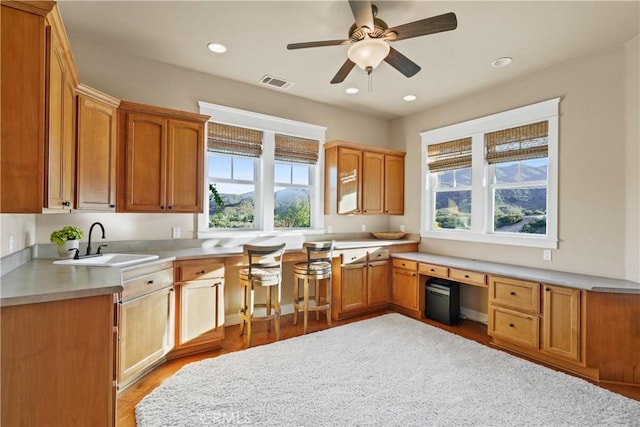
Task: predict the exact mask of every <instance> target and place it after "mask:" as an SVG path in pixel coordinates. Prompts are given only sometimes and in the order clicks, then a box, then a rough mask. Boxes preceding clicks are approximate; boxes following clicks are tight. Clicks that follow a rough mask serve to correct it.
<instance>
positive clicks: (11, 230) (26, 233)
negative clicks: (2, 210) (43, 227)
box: [0, 214, 36, 256]
mask: <svg viewBox="0 0 640 427" xmlns="http://www.w3.org/2000/svg"><path fill="white" fill-rule="evenodd" d="M0 233H2V234H0V236H2V237H1V238H0V241H1V243H0V244H2V249H1V250H0V256H5V255H8V254H10V253H12V252H17V251H20V250H22V249H24V248H28V247H29V246H31V245H33V244H34V243H36V240H35V239H36V215H31V214H27V215H11V214H2V215H0ZM9 239H11V240H13V250H12V251H10V250H9Z"/></svg>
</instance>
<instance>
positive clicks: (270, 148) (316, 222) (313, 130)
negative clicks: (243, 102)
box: [197, 101, 327, 238]
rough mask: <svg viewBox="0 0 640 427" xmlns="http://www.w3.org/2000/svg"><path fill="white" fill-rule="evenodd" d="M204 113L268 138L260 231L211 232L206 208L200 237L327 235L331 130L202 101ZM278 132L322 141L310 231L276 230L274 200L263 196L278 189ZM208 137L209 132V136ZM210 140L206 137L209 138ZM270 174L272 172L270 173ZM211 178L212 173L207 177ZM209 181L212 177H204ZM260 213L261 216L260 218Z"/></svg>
mask: <svg viewBox="0 0 640 427" xmlns="http://www.w3.org/2000/svg"><path fill="white" fill-rule="evenodd" d="M198 106H199V108H200V114H206V115H208V116H210V117H211V118H210V119H209V120H210V121H213V122H216V123H222V124H226V125H231V126H240V127H245V128H249V129H259V130H263V131H265V132H267V133H265V138H264V141H263V154H262V157H261V158H260V159H259V160H258V161H259V167H258V169H259V172H258V173H259V176H258V179H259V181H260V183H261V187H262V191H260V192H257V194H256V215H255V218H256V223H255V224H256V228H255V229H251V230H228V229H227V230H220V231H218V230H210V229H209V212H208V208H207V207H206V205H205V210H206V212H203V213H201V214H198V220H197V227H198V230H197V231H198V237H204V238H206V237H212V236H215V237H225V236H238V235H239V234H242V236H264V235H274V234H277V235H284V234H319V233H324V210H323V209H324V204H323V201H322V197H323V195H324V179H323V172H324V149H323V146H324V142H325V133H326V130H327V128H326V127H324V126H318V125H313V124H309V123H303V122H298V121H295V120H289V119H283V118H281V117H275V116H269V115H266V114H261V113H254V112H252V111H245V110H239V109H236V108H231V107H226V106H223V105H217V104H211V103H208V102H204V101H198ZM274 133H282V134H286V135H293V136H298V137H301V138H308V139H314V140H317V141H318V142H319V147H318V149H319V153H318V162H317V163H316V165H315V173H314V174H313V175H314V176H313V177H312V183H311V184H312V186H311V188H312V194H311V209H312V212H313V213H312V216H311V221H312V222H311V227H310V228H309V229H293V230H282V229H274V227H273V198H272V197H271V198H269V197H262V194H266V192H267V191H269V190H268V189H271V191H273V189H274V185H275V184H274V176H273V169H274V160H275V159H274V147H275V138H274V136H273V134H274ZM206 134H207V132H206V129H205V135H206ZM205 138H206V136H205ZM206 146H207V144H206V143H205V165H204V170H205V171H208V165H207V156H206ZM267 171H268V172H267ZM205 175H208V174H205ZM203 179H205V180H207V179H208V176H205V177H203ZM204 196H205V197H204V200H207V201H208V200H209V186H208V185H205V191H204ZM259 212H260V213H261V214H260V215H258V214H259Z"/></svg>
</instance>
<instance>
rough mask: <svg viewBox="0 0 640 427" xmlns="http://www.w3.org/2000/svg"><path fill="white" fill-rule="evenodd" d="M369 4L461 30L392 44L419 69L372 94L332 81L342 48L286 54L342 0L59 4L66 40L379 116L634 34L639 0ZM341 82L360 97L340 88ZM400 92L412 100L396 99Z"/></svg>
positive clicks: (339, 12)
mask: <svg viewBox="0 0 640 427" xmlns="http://www.w3.org/2000/svg"><path fill="white" fill-rule="evenodd" d="M373 3H374V4H376V5H377V6H378V9H379V12H378V17H379V18H381V19H383V20H384V21H386V22H387V24H388V25H389V26H390V27H393V26H397V25H400V24H404V23H408V22H413V21H417V20H419V19H423V18H427V17H430V16H435V15H440V14H443V13H447V12H454V13H455V14H456V15H457V18H458V28H457V29H456V30H453V31H449V32H444V33H438V34H432V35H428V36H422V37H416V38H412V39H407V40H400V41H396V42H392V46H393V47H394V48H395V49H397V50H398V51H400V52H401V53H403V54H404V55H406V56H408V57H409V58H410V59H411V60H413V61H414V62H415V63H417V64H418V65H420V66H421V67H422V70H421V71H420V72H419V73H418V74H416V75H415V76H414V77H412V78H406V77H404V76H403V75H402V74H400V73H399V72H398V71H396V70H395V69H393V68H392V67H391V66H390V65H388V64H386V63H384V62H383V63H382V64H381V65H380V66H379V67H378V68H377V69H376V70H374V72H373V73H372V82H371V83H372V87H373V91H372V92H369V91H368V80H367V76H366V74H365V73H364V71H362V70H360V69H358V68H357V67H355V68H354V69H353V70H352V71H351V73H350V74H349V76H348V77H347V78H346V80H345V81H344V83H342V84H334V85H332V84H330V83H329V82H330V80H331V79H332V78H333V76H334V74H335V73H336V72H337V71H338V69H339V68H340V66H341V65H342V64H343V63H344V61H345V59H346V55H347V50H348V46H328V47H319V48H310V49H299V50H287V49H286V45H287V44H288V43H293V42H307V41H317V40H334V39H343V38H344V39H346V38H347V32H348V29H349V27H350V26H351V25H352V24H353V22H354V18H353V15H352V13H351V9H350V7H349V4H348V2H347V1H346V0H339V1H137V2H134V1H60V2H59V5H60V11H61V13H62V17H63V20H64V23H65V26H66V28H67V32H68V34H69V37H70V38H71V41H72V45H73V39H74V38H78V39H83V40H85V41H89V42H93V43H95V44H100V45H105V46H108V47H111V48H115V49H118V50H119V51H121V52H123V53H127V54H130V55H135V56H142V57H146V58H149V59H153V60H157V61H161V62H166V63H169V64H174V65H178V66H181V67H185V68H189V69H193V70H198V71H202V72H205V73H210V74H214V75H217V76H222V77H226V78H229V79H233V80H238V81H241V82H245V83H248V84H251V85H259V86H261V87H267V86H263V85H260V83H259V81H260V80H261V78H262V77H263V76H264V75H266V74H268V75H271V76H275V77H278V78H282V79H284V80H289V81H292V82H294V83H295V85H294V86H293V87H292V88H290V89H288V90H287V91H286V93H288V94H291V95H294V96H300V97H304V98H309V99H313V100H316V101H320V102H324V103H328V104H332V105H337V106H340V107H344V108H348V109H352V110H357V111H361V112H364V113H368V114H375V115H378V116H381V117H387V118H393V117H398V116H404V115H407V114H411V113H413V112H416V111H420V110H424V109H425V108H428V107H431V106H434V105H437V104H440V103H443V102H447V101H449V100H452V99H455V98H458V97H461V96H464V95H466V94H469V93H472V92H475V91H479V90H482V89H484V88H487V87H490V86H492V85H495V84H498V83H500V82H502V81H505V80H510V79H515V78H518V77H521V76H524V75H526V74H529V73H532V72H536V71H538V70H542V69H545V68H548V67H551V66H553V65H555V64H559V63H562V62H566V61H571V60H573V59H576V58H579V57H582V56H585V55H589V54H591V53H594V52H599V51H602V50H604V49H607V48H610V47H612V46H616V45H620V44H622V43H624V42H626V41H628V40H631V39H633V38H634V37H635V36H637V35H638V33H639V15H640V12H639V4H640V2H639V1H637V0H636V1H619V2H616V1H585V2H581V1H552V2H543V1H510V2H507V1H495V2H485V1H469V2H454V1H374V2H373ZM211 41H216V42H220V43H223V44H225V45H226V46H227V47H228V52H227V53H225V54H222V55H220V54H214V53H211V52H209V51H208V50H207V47H206V45H207V43H209V42H211ZM503 56H510V57H513V63H512V64H511V65H510V66H508V67H504V68H492V67H491V62H492V61H493V60H494V59H496V58H499V57H503ZM80 71H81V70H80ZM80 77H81V78H82V75H81V76H80ZM594 84H597V83H596V82H594ZM347 87H357V88H359V89H360V92H359V93H358V94H356V95H347V94H346V93H345V92H344V90H345V89H346V88H347ZM271 90H276V91H281V90H280V89H271ZM407 94H414V95H416V96H417V97H418V98H417V100H416V101H413V102H406V101H403V100H402V97H403V96H404V95H407Z"/></svg>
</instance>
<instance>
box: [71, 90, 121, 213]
mask: <svg viewBox="0 0 640 427" xmlns="http://www.w3.org/2000/svg"><path fill="white" fill-rule="evenodd" d="M77 95H78V96H77V108H76V111H77V150H76V185H75V189H76V193H75V208H76V209H77V210H92V211H94V210H101V211H114V210H115V207H116V142H117V138H116V128H117V127H116V125H117V111H118V110H117V108H118V105H119V104H120V101H119V100H118V99H115V98H113V97H111V96H109V95H106V94H104V93H102V92H99V91H97V90H95V89H93V88H90V87H89V86H86V85H83V84H80V85H79V86H78V89H77Z"/></svg>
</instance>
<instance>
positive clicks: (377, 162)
mask: <svg viewBox="0 0 640 427" xmlns="http://www.w3.org/2000/svg"><path fill="white" fill-rule="evenodd" d="M384 157H385V156H384V154H380V153H371V152H367V151H364V152H363V153H362V213H365V214H372V215H373V214H382V213H383V212H384V206H383V205H384V193H383V192H384V163H385V161H384Z"/></svg>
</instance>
